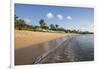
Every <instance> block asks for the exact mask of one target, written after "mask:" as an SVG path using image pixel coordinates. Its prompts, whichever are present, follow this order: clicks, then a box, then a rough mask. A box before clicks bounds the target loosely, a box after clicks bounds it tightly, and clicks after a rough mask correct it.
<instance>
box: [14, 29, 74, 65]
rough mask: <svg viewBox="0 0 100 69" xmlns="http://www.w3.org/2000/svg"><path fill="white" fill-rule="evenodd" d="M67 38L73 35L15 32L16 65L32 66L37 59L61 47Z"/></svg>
mask: <svg viewBox="0 0 100 69" xmlns="http://www.w3.org/2000/svg"><path fill="white" fill-rule="evenodd" d="M72 35H74V34H72ZM65 36H66V37H68V38H69V37H70V36H71V34H65V33H47V32H32V31H18V30H15V65H25V64H32V63H33V62H34V61H35V60H36V59H37V57H39V56H41V55H42V54H44V53H48V52H49V51H50V50H51V49H55V48H56V47H57V46H59V45H60V44H61V42H63V41H64V39H62V38H64V37H65Z"/></svg>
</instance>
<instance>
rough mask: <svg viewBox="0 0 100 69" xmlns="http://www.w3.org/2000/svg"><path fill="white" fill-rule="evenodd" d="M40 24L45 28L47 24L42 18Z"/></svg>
mask: <svg viewBox="0 0 100 69" xmlns="http://www.w3.org/2000/svg"><path fill="white" fill-rule="evenodd" d="M39 24H40V28H42V29H43V28H44V26H45V25H46V23H45V21H44V19H41V20H40V21H39Z"/></svg>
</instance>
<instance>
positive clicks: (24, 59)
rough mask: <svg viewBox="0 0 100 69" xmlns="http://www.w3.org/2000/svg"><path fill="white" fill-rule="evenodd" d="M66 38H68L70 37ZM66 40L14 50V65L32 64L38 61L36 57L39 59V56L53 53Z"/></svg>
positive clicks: (59, 39) (61, 39)
mask: <svg viewBox="0 0 100 69" xmlns="http://www.w3.org/2000/svg"><path fill="white" fill-rule="evenodd" d="M67 37H69V38H70V36H67ZM66 39H67V38H65V37H63V38H58V39H55V40H51V41H49V42H45V43H40V44H36V45H32V46H29V47H25V48H17V49H15V65H23V64H24V65H25V64H32V63H33V62H35V61H36V60H37V59H38V57H41V55H42V56H43V55H46V54H48V53H49V52H50V51H53V50H54V49H55V48H57V47H58V46H59V45H60V44H62V43H63V42H64V41H65V40H66Z"/></svg>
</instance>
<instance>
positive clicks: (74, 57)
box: [36, 35, 94, 64]
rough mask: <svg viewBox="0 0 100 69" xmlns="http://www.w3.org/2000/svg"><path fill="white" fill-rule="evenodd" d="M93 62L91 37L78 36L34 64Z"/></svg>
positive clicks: (92, 40) (92, 41)
mask: <svg viewBox="0 0 100 69" xmlns="http://www.w3.org/2000/svg"><path fill="white" fill-rule="evenodd" d="M93 60H94V39H93V36H90V35H89V36H87V35H78V36H74V37H71V38H70V39H68V40H66V41H64V42H63V43H62V44H61V45H60V46H59V47H58V48H57V49H56V50H54V51H53V52H50V53H49V54H48V55H47V56H45V57H44V58H43V59H41V60H40V61H39V62H37V63H36V64H44V63H62V62H81V61H93Z"/></svg>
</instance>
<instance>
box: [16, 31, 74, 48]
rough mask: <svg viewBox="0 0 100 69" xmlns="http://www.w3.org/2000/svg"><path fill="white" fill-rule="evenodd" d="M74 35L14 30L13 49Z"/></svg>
mask: <svg viewBox="0 0 100 69" xmlns="http://www.w3.org/2000/svg"><path fill="white" fill-rule="evenodd" d="M70 35H75V34H70V33H50V32H34V31H33V32H32V31H24V30H22V31H19V30H15V49H19V48H24V47H28V46H31V45H36V44H40V43H44V42H48V41H51V40H56V39H58V38H62V37H65V36H70Z"/></svg>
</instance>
